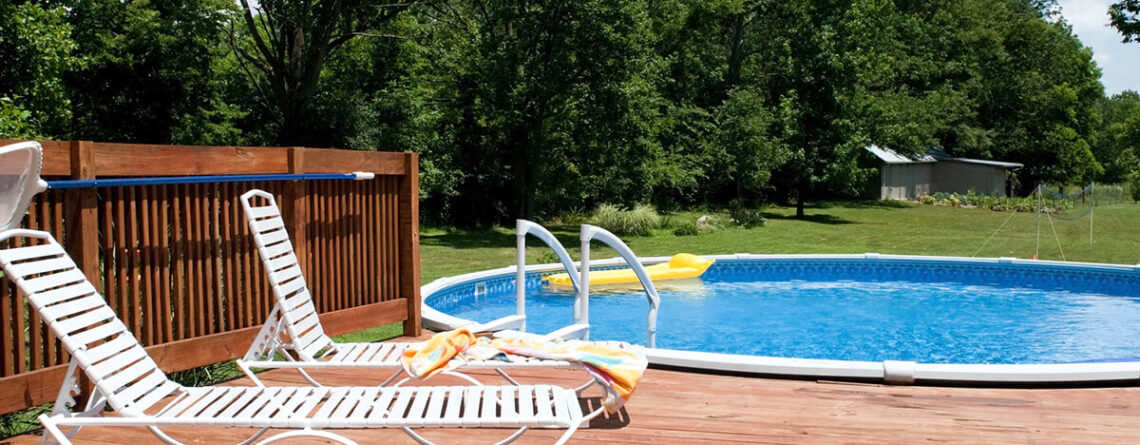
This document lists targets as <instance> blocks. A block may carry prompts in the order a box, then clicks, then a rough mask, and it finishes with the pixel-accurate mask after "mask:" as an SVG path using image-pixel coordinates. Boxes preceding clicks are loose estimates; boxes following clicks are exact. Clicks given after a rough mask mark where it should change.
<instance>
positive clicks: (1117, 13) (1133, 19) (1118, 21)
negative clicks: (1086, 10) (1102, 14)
mask: <svg viewBox="0 0 1140 445" xmlns="http://www.w3.org/2000/svg"><path fill="white" fill-rule="evenodd" d="M1108 16H1109V18H1110V19H1111V23H1112V26H1113V27H1114V28H1116V30H1117V31H1120V34H1121V35H1123V36H1124V39H1123V40H1124V42H1125V43H1127V42H1132V41H1135V40H1137V38H1140V0H1120V1H1118V2H1116V3H1113V4H1112V5H1111V6H1109V7H1108Z"/></svg>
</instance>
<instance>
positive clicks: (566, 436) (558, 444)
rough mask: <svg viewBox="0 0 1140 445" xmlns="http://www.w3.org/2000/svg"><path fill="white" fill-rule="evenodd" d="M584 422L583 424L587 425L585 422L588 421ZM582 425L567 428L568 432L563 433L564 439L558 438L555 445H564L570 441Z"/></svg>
mask: <svg viewBox="0 0 1140 445" xmlns="http://www.w3.org/2000/svg"><path fill="white" fill-rule="evenodd" d="M582 422H583V423H585V422H588V421H585V420H584V421H582ZM580 425H581V424H578V425H574V426H572V427H570V428H566V432H564V433H562V437H559V438H558V441H557V442H554V445H562V444H564V443H566V441H567V440H570V436H573V435H574V432H575V431H578V427H579V426H580Z"/></svg>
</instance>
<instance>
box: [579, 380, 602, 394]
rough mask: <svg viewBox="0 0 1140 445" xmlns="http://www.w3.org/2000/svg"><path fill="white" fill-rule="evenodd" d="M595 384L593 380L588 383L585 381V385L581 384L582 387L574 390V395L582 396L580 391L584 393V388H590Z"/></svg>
mask: <svg viewBox="0 0 1140 445" xmlns="http://www.w3.org/2000/svg"><path fill="white" fill-rule="evenodd" d="M595 383H597V382H596V381H594V379H590V380H589V381H587V382H586V383H583V384H582V386H579V387H577V388H574V393H575V394H578V395H582V391H585V390H586V388H589V387H590V386H592V385H593V384H595Z"/></svg>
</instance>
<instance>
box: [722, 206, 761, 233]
mask: <svg viewBox="0 0 1140 445" xmlns="http://www.w3.org/2000/svg"><path fill="white" fill-rule="evenodd" d="M731 216H732V220H733V221H736V223H737V224H740V226H741V227H744V228H746V229H747V228H749V227H758V226H762V225H764V223H766V222H768V219H767V218H765V217H764V216H763V215H761V214H760V211H759V210H756V209H748V208H737V209H733V210H732V212H731Z"/></svg>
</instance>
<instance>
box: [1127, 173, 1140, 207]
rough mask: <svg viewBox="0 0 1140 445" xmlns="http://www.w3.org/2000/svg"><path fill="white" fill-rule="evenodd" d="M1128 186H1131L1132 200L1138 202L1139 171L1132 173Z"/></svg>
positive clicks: (1139, 193)
mask: <svg viewBox="0 0 1140 445" xmlns="http://www.w3.org/2000/svg"><path fill="white" fill-rule="evenodd" d="M1129 179H1131V181H1130V183H1129V185H1130V186H1132V200H1133V201H1137V202H1140V169H1137V170H1136V171H1134V172H1132V177H1131V178H1129Z"/></svg>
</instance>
